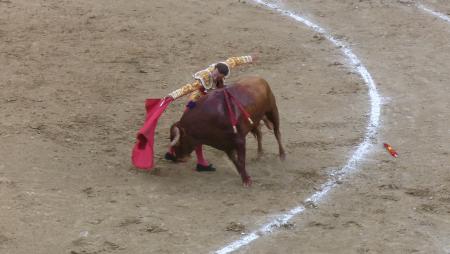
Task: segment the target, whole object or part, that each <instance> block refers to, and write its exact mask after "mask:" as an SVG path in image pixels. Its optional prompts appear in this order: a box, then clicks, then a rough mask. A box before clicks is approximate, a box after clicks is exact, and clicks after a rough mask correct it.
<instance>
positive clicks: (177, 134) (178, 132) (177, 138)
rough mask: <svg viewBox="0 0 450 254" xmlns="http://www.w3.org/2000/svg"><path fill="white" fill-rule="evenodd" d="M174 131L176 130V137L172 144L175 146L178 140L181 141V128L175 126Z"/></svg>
mask: <svg viewBox="0 0 450 254" xmlns="http://www.w3.org/2000/svg"><path fill="white" fill-rule="evenodd" d="M173 129H174V131H175V137H174V138H173V140H172V142H170V146H175V145H176V144H177V143H178V141H180V129H178V127H176V126H175V127H173Z"/></svg>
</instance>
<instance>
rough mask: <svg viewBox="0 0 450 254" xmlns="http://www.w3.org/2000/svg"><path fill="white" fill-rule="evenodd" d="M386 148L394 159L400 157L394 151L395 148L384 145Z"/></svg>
mask: <svg viewBox="0 0 450 254" xmlns="http://www.w3.org/2000/svg"><path fill="white" fill-rule="evenodd" d="M384 147H385V148H386V150H388V152H389V153H390V154H391V155H392V157H395V158H397V157H398V153H397V152H396V151H395V150H394V148H392V146H391V145H389V144H387V143H384Z"/></svg>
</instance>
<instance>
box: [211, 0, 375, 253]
mask: <svg viewBox="0 0 450 254" xmlns="http://www.w3.org/2000/svg"><path fill="white" fill-rule="evenodd" d="M253 1H254V2H256V3H257V4H259V5H262V6H264V7H266V8H268V9H272V10H274V11H276V12H278V13H280V14H282V15H284V16H288V17H290V18H292V19H294V20H296V21H297V22H300V23H302V24H304V25H306V26H308V27H309V28H311V29H312V30H314V31H315V32H317V33H319V34H321V35H322V36H324V37H325V38H327V39H328V40H329V41H331V42H332V43H333V44H334V45H336V46H337V47H338V48H340V49H341V51H342V52H343V53H344V55H345V56H346V57H347V58H348V63H349V64H350V65H351V67H352V68H354V69H355V70H356V71H357V72H358V73H359V74H360V75H361V77H362V79H363V80H364V82H365V84H366V85H367V87H368V89H369V98H370V118H369V121H368V124H367V127H366V134H365V135H364V140H363V142H362V143H360V144H359V145H358V147H357V149H356V151H355V152H354V153H353V154H352V155H351V157H350V159H349V160H348V161H347V163H346V165H345V166H344V167H343V168H342V169H341V170H334V171H332V172H330V173H329V179H328V181H327V182H325V183H324V184H322V186H321V188H320V189H321V190H320V191H317V192H315V193H314V194H312V195H311V196H310V197H309V198H307V199H306V200H305V201H304V203H306V204H312V205H316V204H318V203H319V202H320V201H321V200H322V199H323V198H324V197H325V196H326V195H327V194H328V193H329V192H330V191H331V190H332V189H333V187H335V186H336V185H337V183H338V182H339V181H340V180H342V179H344V178H345V177H346V176H347V175H349V174H350V173H352V172H353V171H354V170H356V169H357V166H358V162H360V161H362V159H363V157H364V156H365V155H366V154H367V153H368V151H369V148H370V147H371V146H372V142H373V140H374V139H375V137H376V134H377V130H378V127H379V124H380V111H381V108H380V104H381V97H380V95H379V94H378V91H377V87H376V84H375V82H374V80H373V79H372V76H371V75H370V73H369V72H368V71H367V69H366V67H364V65H363V64H362V63H361V61H360V60H359V59H358V57H357V56H356V55H355V54H354V53H353V51H352V49H351V48H350V47H349V46H348V45H347V44H346V43H344V42H343V41H341V40H339V39H336V38H335V37H333V36H332V35H331V34H330V33H328V32H327V31H326V30H325V29H323V28H322V27H320V26H319V25H316V24H314V23H313V22H311V21H309V20H308V19H306V18H304V17H302V16H300V15H297V14H295V13H294V12H292V11H289V10H284V9H282V8H281V7H279V6H278V5H276V4H273V3H268V2H266V1H263V0H253ZM305 209H306V208H305V206H304V205H299V206H297V207H294V208H292V209H290V210H289V211H288V212H286V213H283V214H279V215H276V216H273V217H272V220H271V221H269V222H268V223H266V224H263V225H262V226H261V227H260V228H259V229H257V230H255V231H252V232H250V233H249V234H247V235H245V236H243V237H241V238H240V239H238V240H236V241H234V242H231V243H229V244H227V245H225V246H224V247H222V248H220V249H219V250H217V251H215V252H214V253H217V254H226V253H230V252H233V251H236V250H238V249H240V248H241V247H244V246H246V245H248V244H250V243H251V242H253V241H255V240H256V239H258V238H260V237H261V236H264V235H269V234H270V233H272V232H273V231H274V230H276V229H277V228H279V227H280V226H282V225H285V224H286V223H287V222H288V221H289V220H290V219H292V218H293V217H294V216H297V215H299V214H302V213H303V212H304V211H305Z"/></svg>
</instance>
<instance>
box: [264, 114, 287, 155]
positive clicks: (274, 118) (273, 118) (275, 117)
mask: <svg viewBox="0 0 450 254" xmlns="http://www.w3.org/2000/svg"><path fill="white" fill-rule="evenodd" d="M266 117H267V119H268V120H269V121H270V122H272V124H273V133H274V134H275V138H276V139H277V142H278V151H279V154H280V158H281V159H282V160H284V159H285V158H286V153H285V152H284V148H283V144H282V143H281V133H280V116H279V114H278V109H277V107H276V106H274V108H273V109H272V111H271V112H267V113H266Z"/></svg>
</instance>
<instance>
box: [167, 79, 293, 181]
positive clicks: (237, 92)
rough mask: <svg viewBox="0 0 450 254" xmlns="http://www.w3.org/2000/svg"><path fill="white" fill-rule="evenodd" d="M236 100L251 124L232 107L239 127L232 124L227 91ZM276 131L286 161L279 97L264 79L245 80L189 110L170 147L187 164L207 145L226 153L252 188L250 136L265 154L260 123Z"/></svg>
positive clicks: (176, 125) (173, 131)
mask: <svg viewBox="0 0 450 254" xmlns="http://www.w3.org/2000/svg"><path fill="white" fill-rule="evenodd" d="M224 89H226V92H228V94H230V95H231V96H232V97H234V98H235V99H236V100H237V101H238V102H239V103H240V104H241V106H242V108H244V110H245V112H247V113H248V114H249V115H250V116H251V120H250V121H249V120H248V119H247V118H246V117H245V113H244V112H242V111H240V110H239V107H237V105H235V104H233V103H232V105H231V110H233V113H234V114H235V116H236V119H237V124H236V128H235V129H234V128H233V127H232V125H231V123H230V117H229V112H228V108H227V106H228V105H227V104H226V98H225V96H226V95H225V91H224ZM261 120H263V121H264V122H265V123H266V125H267V127H269V128H270V129H273V132H274V134H275V138H276V140H277V143H278V149H279V156H280V158H281V159H282V160H284V159H285V156H286V155H285V152H284V148H283V145H282V143H281V133H280V119H279V114H278V108H277V105H276V101H275V96H274V95H273V93H272V90H271V89H270V86H269V84H268V83H267V81H266V80H264V79H262V78H260V77H245V78H242V79H240V80H239V81H237V82H236V83H235V84H233V85H230V86H226V87H225V88H222V89H215V90H213V91H211V92H209V93H208V94H207V95H206V96H203V97H202V98H200V99H199V100H198V101H197V102H196V106H195V107H194V108H192V109H190V110H187V111H185V112H184V114H183V115H182V117H181V119H180V120H179V121H178V122H175V123H174V124H173V125H172V126H171V128H170V140H171V142H170V145H171V146H172V147H173V148H174V152H175V157H176V160H177V161H185V160H186V158H187V157H188V156H189V155H190V154H191V153H192V151H193V150H194V149H195V147H196V146H197V145H200V144H204V145H208V146H211V147H214V148H216V149H219V150H222V151H224V152H225V153H226V154H227V156H228V158H230V160H231V161H232V162H233V164H234V165H235V167H236V169H237V171H238V173H239V175H240V176H241V178H242V183H243V185H244V186H245V187H249V186H250V185H251V184H252V180H251V177H250V176H249V175H248V173H247V171H246V169H245V156H246V155H245V153H246V136H247V134H248V133H249V132H251V133H252V134H253V135H254V136H255V137H256V139H257V142H258V154H260V153H261V152H262V145H261V139H262V135H261V130H260V126H259V124H260V122H261Z"/></svg>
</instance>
